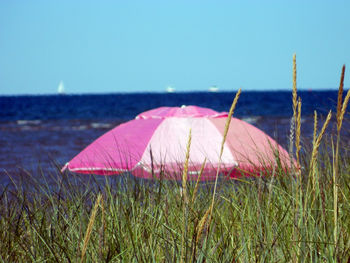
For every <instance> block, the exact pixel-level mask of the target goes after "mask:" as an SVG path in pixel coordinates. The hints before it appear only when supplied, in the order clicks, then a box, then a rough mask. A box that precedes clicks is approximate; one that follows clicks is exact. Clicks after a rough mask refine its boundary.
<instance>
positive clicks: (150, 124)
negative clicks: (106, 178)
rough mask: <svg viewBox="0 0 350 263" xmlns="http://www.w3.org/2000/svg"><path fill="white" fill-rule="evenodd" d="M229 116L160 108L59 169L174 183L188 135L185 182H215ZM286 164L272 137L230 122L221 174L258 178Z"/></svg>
mask: <svg viewBox="0 0 350 263" xmlns="http://www.w3.org/2000/svg"><path fill="white" fill-rule="evenodd" d="M227 116H228V113H226V112H222V113H219V112H216V111H214V110H212V109H208V108H202V107H197V106H182V107H160V108H157V109H153V110H150V111H146V112H144V113H141V114H139V115H138V116H136V118H135V119H134V120H131V121H128V122H126V123H123V124H121V125H119V126H117V127H115V128H114V129H112V130H110V131H109V132H107V133H105V134H104V135H102V136H101V137H99V138H98V139H97V140H95V141H94V142H93V143H91V144H90V145H89V146H87V147H86V148H85V149H84V150H83V151H82V152H80V153H79V154H78V155H77V156H76V157H74V158H73V159H72V160H71V161H70V162H69V163H67V164H66V165H65V166H64V168H63V169H62V170H65V169H68V170H70V171H72V172H77V173H93V174H101V175H110V174H118V173H123V172H132V174H134V175H135V176H138V177H143V178H152V177H153V176H160V175H161V176H162V177H166V178H174V179H179V178H180V177H181V171H182V168H183V165H184V162H185V159H186V146H187V141H188V136H189V130H190V129H191V130H192V142H191V147H190V155H189V167H188V171H189V179H195V178H197V176H198V173H199V171H200V168H201V166H202V164H203V162H204V160H205V159H206V164H205V167H204V173H203V175H202V179H203V180H208V179H214V178H215V175H216V169H217V168H218V165H219V162H220V160H219V159H220V157H219V155H220V149H221V143H222V140H223V134H224V130H225V124H226V118H227ZM276 160H280V161H281V162H282V163H288V161H289V156H288V153H287V152H286V151H285V150H284V149H283V148H282V147H281V146H280V145H278V144H277V143H276V141H274V140H273V139H272V138H270V137H269V136H268V135H267V134H265V133H264V132H262V131H261V130H259V129H257V128H255V127H254V126H252V125H250V124H249V123H247V122H244V121H242V120H239V119H237V118H232V120H231V124H230V127H229V130H228V134H227V138H226V141H225V144H224V148H223V154H222V157H221V169H220V171H221V172H222V173H223V174H226V175H229V176H231V177H236V176H240V175H242V173H244V174H251V173H253V174H257V173H260V172H261V171H262V170H264V169H266V168H267V167H270V168H271V167H273V166H275V165H276Z"/></svg>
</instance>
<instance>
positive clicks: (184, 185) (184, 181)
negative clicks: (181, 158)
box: [182, 129, 192, 203]
mask: <svg viewBox="0 0 350 263" xmlns="http://www.w3.org/2000/svg"><path fill="white" fill-rule="evenodd" d="M191 141H192V129H190V132H189V135H188V141H187V146H186V159H185V164H184V169H183V172H182V195H183V198H184V201H185V203H186V202H187V200H188V198H187V173H188V161H189V159H190V148H191Z"/></svg>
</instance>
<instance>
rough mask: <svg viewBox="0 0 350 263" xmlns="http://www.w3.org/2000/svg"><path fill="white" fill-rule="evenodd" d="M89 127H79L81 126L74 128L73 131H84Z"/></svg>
mask: <svg viewBox="0 0 350 263" xmlns="http://www.w3.org/2000/svg"><path fill="white" fill-rule="evenodd" d="M86 129H87V126H86V125H79V126H73V127H72V130H76V131H82V130H86Z"/></svg>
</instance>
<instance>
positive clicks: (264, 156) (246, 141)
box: [211, 118, 290, 175]
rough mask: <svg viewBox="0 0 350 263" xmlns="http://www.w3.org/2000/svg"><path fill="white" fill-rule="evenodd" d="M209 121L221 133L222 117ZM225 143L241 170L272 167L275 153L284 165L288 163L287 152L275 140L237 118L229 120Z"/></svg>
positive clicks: (274, 161) (274, 162)
mask: <svg viewBox="0 0 350 263" xmlns="http://www.w3.org/2000/svg"><path fill="white" fill-rule="evenodd" d="M211 121H212V122H213V124H214V125H215V126H216V127H217V129H218V130H219V131H220V133H222V134H223V133H224V130H225V124H226V123H225V122H224V121H223V120H222V119H211ZM226 144H227V146H228V147H229V148H230V150H231V151H232V154H233V156H235V158H236V160H237V162H238V164H239V165H238V167H239V168H241V169H243V170H248V171H255V172H261V171H262V170H264V169H263V168H266V167H274V166H276V155H278V156H279V158H280V160H281V163H282V164H284V165H285V166H288V165H289V164H290V158H289V154H288V153H287V151H285V150H284V149H283V148H282V147H281V146H280V145H279V144H277V142H276V141H275V140H273V139H272V138H271V137H270V136H268V135H267V134H266V133H264V132H262V131H261V130H259V129H258V128H256V127H254V126H253V125H251V124H249V123H247V122H244V121H241V120H239V119H237V118H232V120H231V124H230V128H229V130H228V134H227V138H226ZM238 172H239V171H238ZM255 172H253V173H254V175H256V174H255ZM238 175H239V173H238Z"/></svg>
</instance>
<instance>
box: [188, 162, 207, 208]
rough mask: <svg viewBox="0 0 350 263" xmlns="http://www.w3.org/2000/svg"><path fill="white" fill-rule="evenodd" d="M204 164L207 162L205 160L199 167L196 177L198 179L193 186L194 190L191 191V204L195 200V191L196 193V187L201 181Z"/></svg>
mask: <svg viewBox="0 0 350 263" xmlns="http://www.w3.org/2000/svg"><path fill="white" fill-rule="evenodd" d="M206 162H207V158H205V159H204V161H203V163H202V167H201V170H200V172H199V175H198V178H197V182H196V185H195V187H194V190H193V194H192V200H191V202H192V204H193V203H194V201H195V200H196V196H197V191H198V187H199V182H200V181H201V177H202V175H203V171H204V167H205V163H206Z"/></svg>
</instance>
